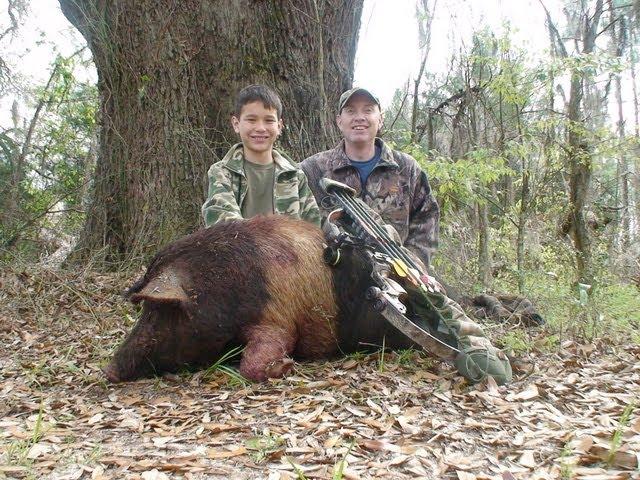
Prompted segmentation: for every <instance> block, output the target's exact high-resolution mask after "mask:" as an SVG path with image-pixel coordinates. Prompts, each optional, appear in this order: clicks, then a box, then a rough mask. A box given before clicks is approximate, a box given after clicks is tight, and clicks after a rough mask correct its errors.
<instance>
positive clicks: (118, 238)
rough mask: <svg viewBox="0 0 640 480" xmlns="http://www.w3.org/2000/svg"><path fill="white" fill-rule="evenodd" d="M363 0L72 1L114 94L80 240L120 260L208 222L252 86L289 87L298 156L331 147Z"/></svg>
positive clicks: (291, 137)
mask: <svg viewBox="0 0 640 480" xmlns="http://www.w3.org/2000/svg"><path fill="white" fill-rule="evenodd" d="M362 1H363V0H344V1H324V2H318V1H316V0H304V1H296V0H283V1H280V2H263V1H255V0H233V1H222V0H180V1H178V0H119V1H117V2H113V1H109V0H60V5H61V7H62V10H63V12H64V14H65V15H66V17H67V18H68V19H69V20H70V21H71V23H73V24H74V25H75V26H76V27H77V28H78V30H79V31H80V32H81V33H82V34H83V36H84V37H85V39H86V40H87V42H88V44H89V47H90V48H91V51H92V52H93V57H94V61H95V64H96V68H97V71H98V79H99V80H98V88H99V91H100V94H101V99H102V105H101V119H102V128H101V133H100V149H99V155H98V163H97V167H96V174H95V183H94V191H93V202H92V205H91V208H90V211H89V215H88V218H87V223H86V226H85V230H84V233H83V236H82V238H81V241H80V247H81V248H82V249H84V250H85V251H87V252H94V251H96V250H100V249H103V251H104V252H105V254H106V258H109V259H114V260H118V259H121V258H123V257H130V256H132V255H138V254H145V253H147V252H149V251H152V250H155V249H156V248H157V247H158V246H159V245H160V244H164V243H166V242H167V241H169V240H171V239H173V238H175V237H176V236H179V235H182V234H184V233H187V232H190V231H192V230H194V229H195V228H197V227H198V226H199V225H200V218H199V217H200V205H201V204H202V202H203V200H204V192H205V187H206V172H207V169H208V167H209V165H210V164H211V163H213V162H214V161H216V160H218V159H219V158H220V157H221V156H222V155H223V154H224V152H225V151H226V149H227V148H228V147H229V145H230V144H232V143H234V142H235V141H236V137H235V135H234V134H233V131H232V130H231V128H230V125H229V118H230V115H231V113H232V108H233V99H234V96H235V94H236V93H237V91H238V90H240V89H241V88H242V87H244V86H247V85H249V84H251V83H258V82H260V83H266V84H268V85H270V86H272V87H274V88H275V89H276V90H277V91H278V92H279V93H280V94H281V97H282V99H283V103H284V115H283V117H284V120H285V123H286V124H287V128H286V130H285V133H284V134H283V136H282V147H283V149H284V150H285V151H287V152H288V153H289V154H291V155H292V156H293V157H294V158H295V159H296V160H301V159H302V158H303V157H304V156H306V155H309V154H311V153H315V152H316V151H319V150H322V149H325V148H327V147H328V146H331V145H332V144H333V143H334V142H335V141H336V140H337V135H336V129H335V126H334V124H335V122H334V115H335V113H336V112H335V106H336V104H337V100H338V97H339V95H340V93H341V92H342V91H343V90H345V89H347V88H349V87H350V86H351V84H352V76H353V66H354V55H355V50H356V44H357V36H358V29H359V24H360V15H361V12H362ZM105 247H106V248H105Z"/></svg>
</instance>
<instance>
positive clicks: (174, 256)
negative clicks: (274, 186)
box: [104, 216, 338, 382]
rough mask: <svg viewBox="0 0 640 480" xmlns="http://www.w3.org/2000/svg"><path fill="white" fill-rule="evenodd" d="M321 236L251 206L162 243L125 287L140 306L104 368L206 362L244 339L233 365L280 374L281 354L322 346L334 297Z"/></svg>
mask: <svg viewBox="0 0 640 480" xmlns="http://www.w3.org/2000/svg"><path fill="white" fill-rule="evenodd" d="M323 240H324V237H323V235H322V232H321V230H320V229H318V228H317V227H315V226H314V225H311V224H309V223H306V222H303V221H299V220H293V219H290V218H287V217H282V216H269V217H262V216H259V217H254V218H252V219H250V220H246V221H229V222H223V223H220V224H217V225H215V226H213V227H210V228H206V229H202V230H199V231H197V232H195V233H193V234H191V235H188V236H186V237H183V238H181V239H179V240H177V241H176V242H174V243H172V244H170V245H168V246H167V247H165V248H164V249H163V250H162V251H160V252H159V253H158V254H157V255H156V256H155V257H154V258H153V260H152V261H151V263H150V265H149V267H148V269H147V272H146V273H145V275H144V277H143V278H141V279H140V280H139V281H137V282H136V283H135V284H134V285H133V286H132V287H131V288H130V289H129V290H128V291H127V294H128V296H129V298H130V300H131V301H132V302H134V303H139V302H142V304H143V309H142V314H141V317H140V319H139V321H138V322H137V324H136V325H135V327H134V328H133V330H132V331H131V333H130V334H129V335H128V336H127V338H126V339H125V341H124V343H122V345H121V346H120V347H119V348H118V349H117V351H116V352H115V354H114V356H113V359H112V360H111V362H110V363H109V364H108V365H107V366H106V367H105V369H104V372H105V374H106V376H107V378H108V379H109V380H110V381H112V382H119V381H126V380H134V379H137V378H140V377H145V376H150V375H153V374H157V373H160V372H175V371H176V370H178V369H180V368H183V367H187V366H188V367H195V368H197V367H206V366H208V365H210V364H212V363H213V362H215V361H216V360H217V359H218V358H219V357H220V356H221V354H222V353H223V352H224V351H225V349H227V348H230V347H232V346H235V345H245V349H244V352H243V354H242V359H241V361H240V373H241V374H242V375H243V376H245V377H246V378H249V379H251V380H255V381H262V380H265V379H266V378H267V377H278V376H282V375H283V374H285V373H286V371H287V370H288V369H289V368H290V367H291V364H292V362H291V360H290V357H291V356H293V357H295V358H300V359H315V358H324V357H328V356H330V355H331V354H333V353H334V352H335V350H336V348H337V343H338V342H337V339H336V322H337V313H338V306H337V301H336V296H335V294H334V288H333V279H332V271H331V269H330V268H329V267H328V266H326V265H325V264H324V263H323V261H322V251H323Z"/></svg>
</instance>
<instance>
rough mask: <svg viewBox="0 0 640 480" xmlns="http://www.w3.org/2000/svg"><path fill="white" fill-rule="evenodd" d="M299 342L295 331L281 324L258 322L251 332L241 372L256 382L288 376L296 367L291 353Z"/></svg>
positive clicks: (241, 364) (248, 336)
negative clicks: (260, 323) (290, 356)
mask: <svg viewBox="0 0 640 480" xmlns="http://www.w3.org/2000/svg"><path fill="white" fill-rule="evenodd" d="M295 344H296V334H295V332H290V331H287V329H285V328H283V327H281V326H278V325H257V326H256V327H254V328H252V329H251V332H249V334H248V335H247V345H246V347H245V349H244V352H243V354H242V360H241V361H240V373H241V374H242V375H243V376H244V377H245V378H248V379H250V380H253V381H256V382H263V381H265V380H266V379H267V378H278V377H282V376H284V375H286V374H287V372H289V370H291V368H293V360H291V359H290V358H289V355H290V354H291V353H292V352H293V349H294V347H295Z"/></svg>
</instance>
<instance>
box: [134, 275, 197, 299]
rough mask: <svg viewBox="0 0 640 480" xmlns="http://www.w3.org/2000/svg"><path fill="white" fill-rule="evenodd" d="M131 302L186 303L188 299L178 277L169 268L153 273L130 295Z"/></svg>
mask: <svg viewBox="0 0 640 480" xmlns="http://www.w3.org/2000/svg"><path fill="white" fill-rule="evenodd" d="M130 300H131V301H132V302H133V303H139V302H140V301H142V300H146V301H149V302H155V303H187V302H189V301H190V299H189V296H188V295H187V292H185V291H184V288H182V282H181V281H180V277H179V276H178V275H176V274H175V272H173V271H171V270H165V271H164V272H162V273H161V274H159V275H155V276H154V277H153V278H152V279H151V280H149V282H148V283H147V284H146V285H145V286H144V287H143V288H141V289H140V290H139V291H138V292H136V293H134V294H133V295H131V297H130Z"/></svg>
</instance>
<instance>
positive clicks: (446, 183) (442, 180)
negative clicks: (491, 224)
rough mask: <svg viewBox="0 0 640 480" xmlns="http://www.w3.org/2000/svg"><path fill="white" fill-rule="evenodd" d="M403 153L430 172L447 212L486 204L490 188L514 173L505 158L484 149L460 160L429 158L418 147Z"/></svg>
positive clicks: (472, 151)
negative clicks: (467, 206) (475, 204)
mask: <svg viewBox="0 0 640 480" xmlns="http://www.w3.org/2000/svg"><path fill="white" fill-rule="evenodd" d="M404 151H405V152H407V153H409V154H410V155H412V156H413V157H414V158H415V159H416V160H417V161H418V163H419V164H420V166H421V167H422V168H424V170H425V171H426V172H427V175H428V176H429V178H430V179H431V182H432V188H433V189H434V192H435V195H436V198H438V201H439V202H440V204H441V207H444V208H443V211H444V213H447V212H449V211H452V210H454V209H458V208H461V207H464V206H466V205H470V204H472V203H474V202H477V203H485V202H486V190H487V188H488V187H489V186H490V185H491V184H492V183H494V182H496V181H497V180H498V179H500V178H501V177H503V176H505V175H513V174H514V172H513V170H511V169H510V168H509V167H508V166H507V164H506V161H505V159H504V158H503V157H502V156H500V155H497V154H496V152H493V151H491V150H489V149H485V148H479V149H476V150H471V151H469V152H468V153H467V154H466V155H465V156H464V157H463V158H459V159H452V158H448V157H445V156H441V155H438V156H433V157H431V158H428V155H427V153H426V152H424V150H423V149H422V148H421V147H420V146H419V145H410V146H407V147H406V148H404ZM432 153H436V152H432Z"/></svg>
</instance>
